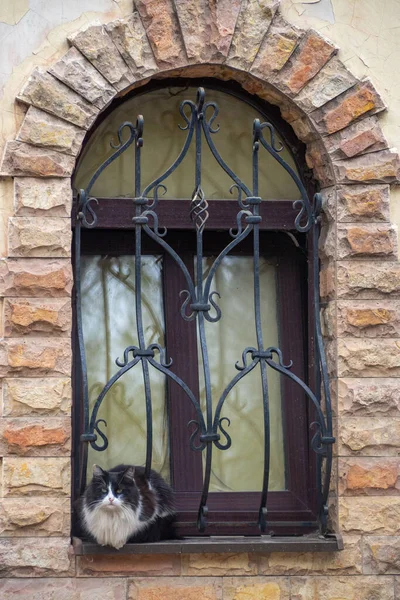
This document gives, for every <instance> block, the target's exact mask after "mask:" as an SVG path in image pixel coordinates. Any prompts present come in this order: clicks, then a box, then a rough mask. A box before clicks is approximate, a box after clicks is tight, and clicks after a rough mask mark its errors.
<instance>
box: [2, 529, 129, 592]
mask: <svg viewBox="0 0 400 600" xmlns="http://www.w3.org/2000/svg"><path fill="white" fill-rule="evenodd" d="M70 543H71V542H70V538H69V537H65V538H48V539H40V538H33V539H29V538H23V539H18V538H12V539H11V538H10V539H6V538H2V539H0V577H49V576H50V577H65V576H71V575H73V573H74V568H73V563H72V559H71V555H70V554H69V548H70ZM14 581H16V582H17V583H16V584H15V585H14V583H11V582H10V583H9V582H7V580H5V581H4V580H3V581H2V582H1V583H0V591H1V593H2V596H1V597H2V600H4V599H5V598H13V599H14V598H18V597H20V598H27V599H28V598H29V600H42V599H43V598H48V599H49V600H50V598H51V599H52V598H54V595H52V596H50V595H48V596H45V595H44V594H43V595H42V591H43V592H45V591H46V588H47V589H49V588H48V586H47V584H46V582H43V580H41V581H40V585H39V586H38V585H37V584H35V582H32V581H29V580H27V583H29V586H28V587H27V586H24V584H23V581H20V582H18V580H14ZM51 585H52V584H51V579H50V580H49V586H51ZM63 585H64V583H63ZM19 589H21V590H22V595H21V596H19V595H17V594H19V591H18V590H19ZM53 589H54V588H53ZM39 590H40V595H39ZM33 591H35V596H34V595H33ZM68 597H69V598H71V596H68ZM57 598H59V599H60V600H64V599H62V596H58V595H57ZM121 600H122V598H121Z"/></svg>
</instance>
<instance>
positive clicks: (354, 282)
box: [337, 261, 400, 300]
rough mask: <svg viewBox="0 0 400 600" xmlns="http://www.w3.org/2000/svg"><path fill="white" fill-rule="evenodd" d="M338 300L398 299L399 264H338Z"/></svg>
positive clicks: (399, 287)
mask: <svg viewBox="0 0 400 600" xmlns="http://www.w3.org/2000/svg"><path fill="white" fill-rule="evenodd" d="M337 294H338V297H339V298H358V299H371V300H372V299H375V298H388V297H393V298H399V297H400V264H399V263H397V262H387V263H386V262H384V263H377V262H375V263H374V262H360V261H354V262H339V263H338V264H337Z"/></svg>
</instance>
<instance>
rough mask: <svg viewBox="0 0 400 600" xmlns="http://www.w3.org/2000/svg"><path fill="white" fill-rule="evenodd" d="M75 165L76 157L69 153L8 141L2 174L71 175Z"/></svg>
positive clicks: (34, 175)
mask: <svg viewBox="0 0 400 600" xmlns="http://www.w3.org/2000/svg"><path fill="white" fill-rule="evenodd" d="M74 166H75V160H74V157H73V156H70V155H69V154H62V153H61V152H56V151H54V150H50V149H49V148H40V147H39V146H32V145H31V144H25V143H24V142H7V144H6V148H5V151H4V157H3V162H2V164H1V175H6V176H15V175H20V176H23V177H26V176H30V175H31V176H33V177H69V176H70V175H71V174H72V171H73V170H74Z"/></svg>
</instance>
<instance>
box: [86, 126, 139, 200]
mask: <svg viewBox="0 0 400 600" xmlns="http://www.w3.org/2000/svg"><path fill="white" fill-rule="evenodd" d="M125 128H127V129H129V137H128V139H127V140H126V142H123V141H122V132H123V130H124V129H125ZM142 134H143V117H142V115H139V116H138V118H137V121H136V127H134V125H133V123H131V122H130V121H125V122H124V123H122V124H121V125H120V126H119V128H118V142H119V143H118V144H115V145H114V144H113V143H112V142H110V146H111V148H114V149H116V152H114V154H112V155H111V156H110V157H109V158H107V159H106V160H105V161H104V162H103V163H102V164H101V165H100V167H98V168H97V170H96V171H95V173H94V175H93V176H92V178H91V180H90V181H89V183H88V185H87V186H86V189H85V193H86V196H89V195H90V191H91V189H92V187H93V185H94V184H95V182H96V181H97V179H98V178H99V177H100V175H101V174H102V172H103V171H104V169H106V168H107V167H108V166H109V165H110V164H111V163H112V162H114V161H115V160H116V159H117V158H118V156H120V155H121V154H123V153H124V152H125V150H126V149H127V148H129V146H131V145H132V143H133V142H134V141H135V140H137V143H140V140H142ZM142 143H143V141H142Z"/></svg>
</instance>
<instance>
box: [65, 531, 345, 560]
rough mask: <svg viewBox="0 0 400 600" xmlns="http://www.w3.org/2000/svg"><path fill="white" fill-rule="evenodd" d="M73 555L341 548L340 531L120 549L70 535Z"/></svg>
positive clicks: (168, 542)
mask: <svg viewBox="0 0 400 600" xmlns="http://www.w3.org/2000/svg"><path fill="white" fill-rule="evenodd" d="M72 545H73V550H74V553H75V555H76V556H83V555H93V554H199V553H205V552H208V553H215V554H217V553H218V554H222V553H230V552H254V553H257V552H260V553H266V552H337V551H338V550H343V540H342V537H341V535H340V534H330V535H329V536H327V537H325V538H322V537H319V536H317V535H312V536H303V537H278V536H276V537H271V536H268V535H265V536H260V537H254V538H251V537H217V536H215V537H213V536H211V537H209V538H206V537H198V538H195V537H193V538H185V539H183V540H170V541H163V542H153V543H151V544H126V546H124V547H123V548H121V550H115V549H114V548H110V547H105V546H99V545H98V544H95V543H92V542H85V541H83V540H81V539H79V538H76V537H74V538H72Z"/></svg>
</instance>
